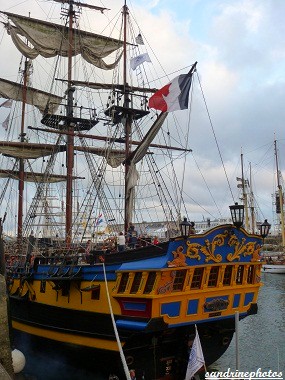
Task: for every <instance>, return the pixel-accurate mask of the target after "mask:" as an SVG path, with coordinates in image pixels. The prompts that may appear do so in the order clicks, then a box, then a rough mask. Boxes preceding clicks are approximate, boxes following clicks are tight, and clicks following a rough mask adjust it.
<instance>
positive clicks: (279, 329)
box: [17, 273, 285, 380]
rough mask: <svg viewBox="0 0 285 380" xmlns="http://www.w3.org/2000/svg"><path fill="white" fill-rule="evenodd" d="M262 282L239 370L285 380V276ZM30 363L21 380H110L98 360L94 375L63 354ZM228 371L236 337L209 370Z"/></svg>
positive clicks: (266, 276)
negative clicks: (280, 375) (275, 373)
mask: <svg viewBox="0 0 285 380" xmlns="http://www.w3.org/2000/svg"><path fill="white" fill-rule="evenodd" d="M262 282H263V284H264V285H263V286H262V288H261V290H260V294H259V300H258V314H257V315H252V316H249V317H247V318H245V319H244V320H242V321H240V322H239V324H238V327H239V334H238V335H239V344H238V346H239V351H238V352H239V356H238V357H239V368H238V369H239V370H240V371H256V370H258V369H259V368H261V370H262V371H268V370H272V371H278V372H279V371H282V372H283V378H284V374H285V275H278V274H270V273H263V274H262ZM26 359H27V365H26V368H25V370H24V372H25V373H24V374H21V375H18V376H17V380H24V379H25V380H91V379H92V380H108V379H106V378H104V377H102V375H101V374H100V369H98V368H100V366H99V367H98V363H97V362H96V358H90V360H91V362H92V363H94V367H96V368H97V369H96V370H95V371H94V372H92V371H91V370H90V369H89V370H87V369H86V368H78V367H77V366H76V363H64V362H62V361H61V357H60V354H59V355H57V353H54V355H53V357H52V358H51V357H50V355H49V362H47V359H46V357H44V356H43V355H40V354H38V355H35V356H33V357H27V358H26ZM99 364H100V363H99ZM67 367H68V368H69V370H67ZM70 368H71V369H70ZM228 368H230V369H231V370H232V371H235V370H236V341H235V336H234V338H233V340H232V342H231V344H230V346H229V349H228V350H227V351H226V353H225V354H224V355H223V356H222V357H221V358H220V359H219V360H218V361H217V362H216V363H214V364H213V365H212V366H211V367H209V368H207V370H208V372H210V371H227V370H228ZM203 377H204V376H203V375H201V376H200V378H203ZM120 380H121V379H120ZM145 380H151V379H145Z"/></svg>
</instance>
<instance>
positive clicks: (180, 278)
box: [173, 270, 186, 292]
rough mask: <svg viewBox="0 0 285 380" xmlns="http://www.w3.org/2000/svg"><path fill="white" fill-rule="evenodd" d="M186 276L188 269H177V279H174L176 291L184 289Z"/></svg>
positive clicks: (174, 289)
mask: <svg viewBox="0 0 285 380" xmlns="http://www.w3.org/2000/svg"><path fill="white" fill-rule="evenodd" d="M185 276H186V270H176V271H175V279H174V283H173V291H174V292H175V291H176V292H177V291H180V290H183V285H184V281H185Z"/></svg>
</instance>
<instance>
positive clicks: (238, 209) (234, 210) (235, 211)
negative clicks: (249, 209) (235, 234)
mask: <svg viewBox="0 0 285 380" xmlns="http://www.w3.org/2000/svg"><path fill="white" fill-rule="evenodd" d="M229 207H230V211H231V216H232V221H233V224H234V225H235V226H236V228H240V227H241V226H242V225H243V220H244V206H243V205H239V204H238V203H237V202H235V204H234V205H232V206H229Z"/></svg>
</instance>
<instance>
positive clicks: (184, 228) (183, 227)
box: [179, 218, 191, 238]
mask: <svg viewBox="0 0 285 380" xmlns="http://www.w3.org/2000/svg"><path fill="white" fill-rule="evenodd" d="M179 226H180V232H181V235H182V236H183V237H185V238H186V237H187V236H189V234H190V229H191V223H189V222H188V220H187V218H184V220H183V222H181V223H180V224H179Z"/></svg>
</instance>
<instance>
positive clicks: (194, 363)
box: [185, 325, 205, 380]
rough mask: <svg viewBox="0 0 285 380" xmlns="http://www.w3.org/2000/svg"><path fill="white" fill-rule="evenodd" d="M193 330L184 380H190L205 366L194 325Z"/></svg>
mask: <svg viewBox="0 0 285 380" xmlns="http://www.w3.org/2000/svg"><path fill="white" fill-rule="evenodd" d="M195 330H196V336H195V339H194V342H193V345H192V348H191V352H190V355H189V361H188V366H187V372H186V376H185V380H190V379H191V378H192V377H193V376H194V375H195V373H196V372H197V371H198V370H199V369H200V368H201V367H202V366H205V359H204V355H203V351H202V346H201V342H200V338H199V334H198V330H197V326H196V325H195Z"/></svg>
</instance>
